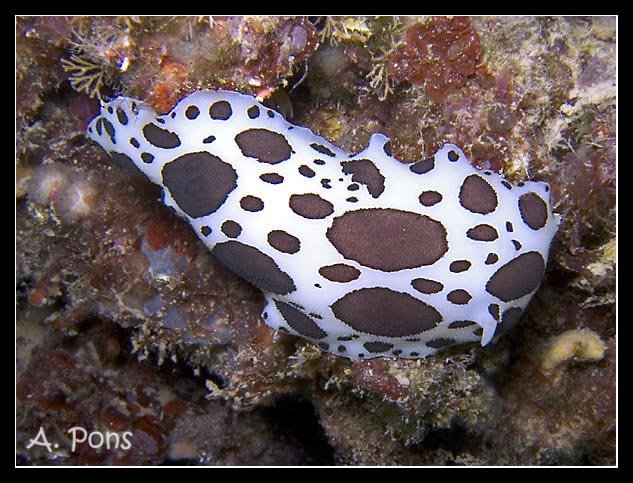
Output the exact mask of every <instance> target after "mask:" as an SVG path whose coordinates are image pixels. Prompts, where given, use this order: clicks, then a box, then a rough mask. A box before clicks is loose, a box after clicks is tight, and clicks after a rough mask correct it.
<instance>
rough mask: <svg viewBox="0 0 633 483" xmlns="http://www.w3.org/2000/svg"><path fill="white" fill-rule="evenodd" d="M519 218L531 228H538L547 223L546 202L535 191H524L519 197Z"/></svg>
mask: <svg viewBox="0 0 633 483" xmlns="http://www.w3.org/2000/svg"><path fill="white" fill-rule="evenodd" d="M519 211H520V212H521V218H522V219H523V221H524V222H525V224H526V225H527V226H529V227H530V228H532V230H540V229H541V228H543V227H544V226H545V225H546V224H547V204H546V203H545V201H543V198H541V197H540V196H539V195H537V194H536V193H525V194H523V195H521V197H520V198H519Z"/></svg>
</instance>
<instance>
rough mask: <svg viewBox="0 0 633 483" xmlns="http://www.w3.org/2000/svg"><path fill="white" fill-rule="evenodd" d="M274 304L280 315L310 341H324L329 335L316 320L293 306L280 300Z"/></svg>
mask: <svg viewBox="0 0 633 483" xmlns="http://www.w3.org/2000/svg"><path fill="white" fill-rule="evenodd" d="M274 302H275V305H276V306H277V310H279V313H280V314H281V316H282V317H283V318H284V320H285V321H286V322H287V323H288V325H289V326H290V327H292V328H293V329H294V330H296V331H297V332H299V333H300V334H301V335H303V336H305V337H309V338H310V339H322V338H323V337H325V336H326V335H327V332H325V331H324V330H323V329H321V327H319V326H318V325H317V324H316V322H314V320H312V319H311V318H310V317H308V316H307V315H306V314H304V313H303V312H301V311H300V310H298V309H296V308H294V307H293V306H292V305H290V304H287V303H285V302H281V301H279V300H275V301H274Z"/></svg>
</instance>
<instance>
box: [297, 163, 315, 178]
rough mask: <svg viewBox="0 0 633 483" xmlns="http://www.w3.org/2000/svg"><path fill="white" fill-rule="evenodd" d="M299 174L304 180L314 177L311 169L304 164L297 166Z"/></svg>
mask: <svg viewBox="0 0 633 483" xmlns="http://www.w3.org/2000/svg"><path fill="white" fill-rule="evenodd" d="M299 173H300V174H301V176H305V177H306V178H314V175H315V174H316V173H315V172H314V170H313V169H312V168H310V167H309V166H306V165H305V164H302V165H301V166H299Z"/></svg>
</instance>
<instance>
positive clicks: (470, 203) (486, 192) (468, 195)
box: [459, 174, 497, 215]
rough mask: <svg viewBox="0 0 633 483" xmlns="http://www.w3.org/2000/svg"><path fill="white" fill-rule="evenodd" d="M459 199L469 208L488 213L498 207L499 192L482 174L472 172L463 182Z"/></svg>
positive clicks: (474, 211) (476, 211) (475, 211)
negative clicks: (496, 191)
mask: <svg viewBox="0 0 633 483" xmlns="http://www.w3.org/2000/svg"><path fill="white" fill-rule="evenodd" d="M459 201H460V203H461V205H462V206H463V207H464V208H466V209H467V210H469V211H472V212H473V213H480V214H482V215H486V214H488V213H492V212H493V211H494V210H495V209H496V208H497V193H495V190H494V189H493V188H492V186H490V184H488V182H487V181H486V180H485V179H483V178H482V177H481V176H479V175H477V174H471V175H470V176H468V177H467V178H466V179H465V180H464V182H463V183H462V187H461V189H460V191H459Z"/></svg>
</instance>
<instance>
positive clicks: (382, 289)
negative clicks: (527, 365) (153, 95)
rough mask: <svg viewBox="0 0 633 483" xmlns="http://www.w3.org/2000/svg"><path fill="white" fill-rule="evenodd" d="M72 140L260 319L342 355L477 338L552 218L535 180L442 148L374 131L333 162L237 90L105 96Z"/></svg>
mask: <svg viewBox="0 0 633 483" xmlns="http://www.w3.org/2000/svg"><path fill="white" fill-rule="evenodd" d="M88 134H89V136H90V137H91V138H92V139H94V140H95V141H96V142H97V143H99V144H100V145H101V146H102V147H103V149H105V150H106V151H107V152H108V153H109V154H110V156H111V157H112V158H113V159H114V160H115V161H118V162H121V163H124V164H127V165H129V166H130V167H132V168H133V169H135V170H137V171H140V172H141V173H143V174H144V175H145V176H147V178H149V180H151V181H152V182H154V183H156V184H158V185H160V186H161V187H162V188H163V193H164V203H165V204H166V205H168V206H170V207H172V208H173V209H174V210H175V211H176V212H177V213H178V214H179V215H180V216H182V217H184V218H185V219H186V220H187V221H188V222H189V224H190V225H191V226H192V227H193V229H194V230H195V232H196V233H197V234H198V236H199V237H200V238H201V239H202V241H203V242H204V243H205V245H206V246H207V247H208V248H209V249H210V250H211V252H212V253H213V254H214V255H215V257H217V259H218V260H219V261H220V262H222V263H223V264H224V265H226V266H227V267H229V268H230V269H231V270H232V271H234V272H235V273H236V274H238V275H239V276H241V277H242V278H244V279H245V280H247V281H248V282H250V283H252V284H253V285H255V286H256V287H258V288H259V289H260V290H261V291H262V292H263V294H264V297H265V301H266V305H265V307H264V310H263V313H262V316H263V319H264V320H265V322H266V324H268V325H269V326H270V327H272V328H273V329H276V330H279V331H283V332H286V333H290V334H294V335H297V336H299V337H303V338H305V339H308V340H310V341H312V342H314V343H315V344H317V345H318V346H319V347H320V348H322V349H323V350H325V351H328V352H331V353H333V354H336V355H339V356H344V357H348V358H351V359H359V358H371V357H377V356H387V357H405V358H416V357H426V356H428V355H430V354H434V353H435V352H437V351H438V350H439V349H441V348H444V347H447V346H451V345H454V344H460V343H465V342H474V341H479V342H480V343H481V345H486V344H488V343H489V342H490V341H491V340H492V339H493V338H496V337H497V336H498V335H499V334H500V333H502V332H505V331H506V330H507V329H508V328H510V327H512V326H513V325H514V324H515V323H516V322H517V321H518V319H519V317H520V316H521V314H522V312H523V310H524V309H525V307H526V305H527V304H528V302H529V301H530V299H531V297H532V296H533V295H534V293H535V292H536V290H537V288H538V287H539V284H540V283H541V280H542V279H543V277H544V274H545V267H546V264H547V259H548V254H549V249H550V245H551V242H552V239H553V238H554V235H555V234H556V231H557V229H558V224H559V216H558V215H556V214H554V213H553V211H552V206H551V203H550V193H549V186H548V185H547V184H546V183H543V182H534V181H527V182H524V183H518V184H517V185H512V184H510V183H509V182H508V181H507V180H505V179H504V178H503V177H502V176H501V175H499V174H497V173H493V172H491V171H481V170H478V169H476V168H474V167H473V166H472V165H471V164H470V162H469V161H468V159H467V158H466V156H465V155H464V153H463V152H462V150H461V149H459V148H458V147H457V146H455V145H452V144H446V145H445V146H444V147H442V148H441V149H440V150H439V151H437V152H436V153H435V155H434V156H432V157H429V158H427V159H424V160H422V161H418V162H414V163H411V164H405V163H402V162H400V161H398V160H397V159H395V158H394V157H393V156H392V155H391V152H390V144H389V139H388V138H387V137H386V136H384V135H383V134H374V135H373V136H372V137H371V140H370V142H369V145H368V146H367V148H366V149H364V150H363V151H361V152H359V153H357V154H348V153H346V152H345V151H343V150H342V149H340V148H338V147H337V146H334V145H333V144H331V143H330V142H328V141H326V140H325V139H323V138H322V137H320V136H317V135H316V134H314V133H312V131H310V130H309V129H306V128H304V127H300V126H296V125H293V124H291V123H289V122H287V121H286V120H285V119H284V118H283V116H281V115H280V114H279V113H277V112H275V111H274V110H271V109H270V108H268V107H266V106H264V105H263V104H261V103H260V102H258V101H257V100H256V99H255V98H254V97H251V96H248V95H244V94H240V93H237V92H230V91H224V90H215V91H214V90H202V91H198V92H195V93H193V94H191V95H189V96H187V97H185V98H184V99H182V100H181V101H180V102H178V104H177V105H176V106H175V107H174V108H173V109H172V110H171V111H170V112H169V113H167V114H165V115H158V114H157V113H156V112H155V111H154V110H153V109H152V108H151V107H150V106H148V105H147V104H145V103H143V102H141V101H139V100H135V99H130V98H126V97H119V98H116V99H114V100H112V101H110V102H108V103H106V104H104V105H103V106H102V108H101V113H100V114H99V115H98V116H97V117H95V119H93V120H92V121H91V123H90V125H89V127H88Z"/></svg>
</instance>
